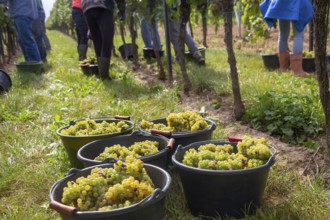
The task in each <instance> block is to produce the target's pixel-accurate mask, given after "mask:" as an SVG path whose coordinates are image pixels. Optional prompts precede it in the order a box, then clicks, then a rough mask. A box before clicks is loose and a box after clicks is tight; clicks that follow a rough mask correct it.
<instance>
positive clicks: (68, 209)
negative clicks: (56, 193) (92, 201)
mask: <svg viewBox="0 0 330 220" xmlns="http://www.w3.org/2000/svg"><path fill="white" fill-rule="evenodd" d="M49 207H50V208H52V209H55V210H56V211H58V212H61V213H64V214H66V215H68V216H71V217H72V216H73V215H74V214H75V213H76V212H77V211H78V210H77V208H76V207H72V206H67V205H64V204H62V203H59V202H57V201H55V200H51V201H50V202H49Z"/></svg>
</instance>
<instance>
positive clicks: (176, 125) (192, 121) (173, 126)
mask: <svg viewBox="0 0 330 220" xmlns="http://www.w3.org/2000/svg"><path fill="white" fill-rule="evenodd" d="M166 122H167V126H166V125H165V124H162V123H153V122H150V121H146V120H142V122H141V128H142V129H145V130H148V131H150V129H156V130H162V131H172V132H191V131H199V130H203V129H205V128H207V127H208V126H209V125H208V123H207V122H206V121H205V120H204V119H203V117H201V116H200V115H199V114H198V113H196V112H192V111H186V112H180V113H170V114H169V115H168V116H167V117H166Z"/></svg>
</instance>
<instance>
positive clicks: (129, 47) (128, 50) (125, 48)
mask: <svg viewBox="0 0 330 220" xmlns="http://www.w3.org/2000/svg"><path fill="white" fill-rule="evenodd" d="M135 47H136V49H138V46H137V45H135ZM118 50H119V52H120V55H121V57H122V58H123V59H133V44H131V43H128V44H123V45H121V46H120V47H119V48H118Z"/></svg>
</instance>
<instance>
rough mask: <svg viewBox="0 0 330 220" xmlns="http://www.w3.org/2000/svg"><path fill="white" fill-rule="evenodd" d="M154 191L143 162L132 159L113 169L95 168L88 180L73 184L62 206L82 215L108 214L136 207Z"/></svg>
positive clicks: (116, 164) (70, 183)
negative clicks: (93, 213)
mask: <svg viewBox="0 0 330 220" xmlns="http://www.w3.org/2000/svg"><path fill="white" fill-rule="evenodd" d="M153 191H154V185H153V183H152V180H151V179H150V177H149V176H148V174H147V172H146V170H145V169H144V164H143V162H142V161H141V160H137V159H135V158H134V157H132V156H129V157H127V158H126V162H125V163H124V162H122V161H118V162H117V163H115V164H114V167H113V168H100V167H98V168H94V169H92V170H91V173H90V175H88V176H87V177H79V178H78V179H77V180H76V181H70V182H68V183H67V186H66V187H64V189H63V195H62V200H61V202H62V203H63V204H65V205H69V206H73V207H76V208H77V209H78V210H79V211H106V210H113V209H116V208H123V207H127V206H130V205H133V204H135V203H137V202H139V201H141V200H142V199H144V198H146V197H147V196H149V195H150V194H151V193H152V192H153Z"/></svg>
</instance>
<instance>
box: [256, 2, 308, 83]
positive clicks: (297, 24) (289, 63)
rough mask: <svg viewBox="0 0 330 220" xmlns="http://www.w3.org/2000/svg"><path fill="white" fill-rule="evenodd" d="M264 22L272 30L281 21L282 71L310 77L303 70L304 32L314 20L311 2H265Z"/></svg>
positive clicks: (279, 41) (279, 44)
mask: <svg viewBox="0 0 330 220" xmlns="http://www.w3.org/2000/svg"><path fill="white" fill-rule="evenodd" d="M260 11H261V13H262V15H263V18H264V20H265V21H266V23H267V24H268V26H269V27H270V28H271V27H273V26H274V23H275V21H276V20H278V21H279V38H278V52H279V53H278V56H279V62H280V71H286V70H289V67H290V68H291V71H292V72H293V73H294V74H295V75H297V76H301V77H307V76H309V74H308V73H306V72H304V71H303V68H302V52H303V43H304V30H305V27H306V25H307V24H308V23H309V22H310V21H311V20H312V18H313V6H312V3H311V0H264V1H263V2H262V3H261V4H260ZM290 25H292V29H293V45H292V51H291V53H290V49H289V46H288V38H289V35H290Z"/></svg>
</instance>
